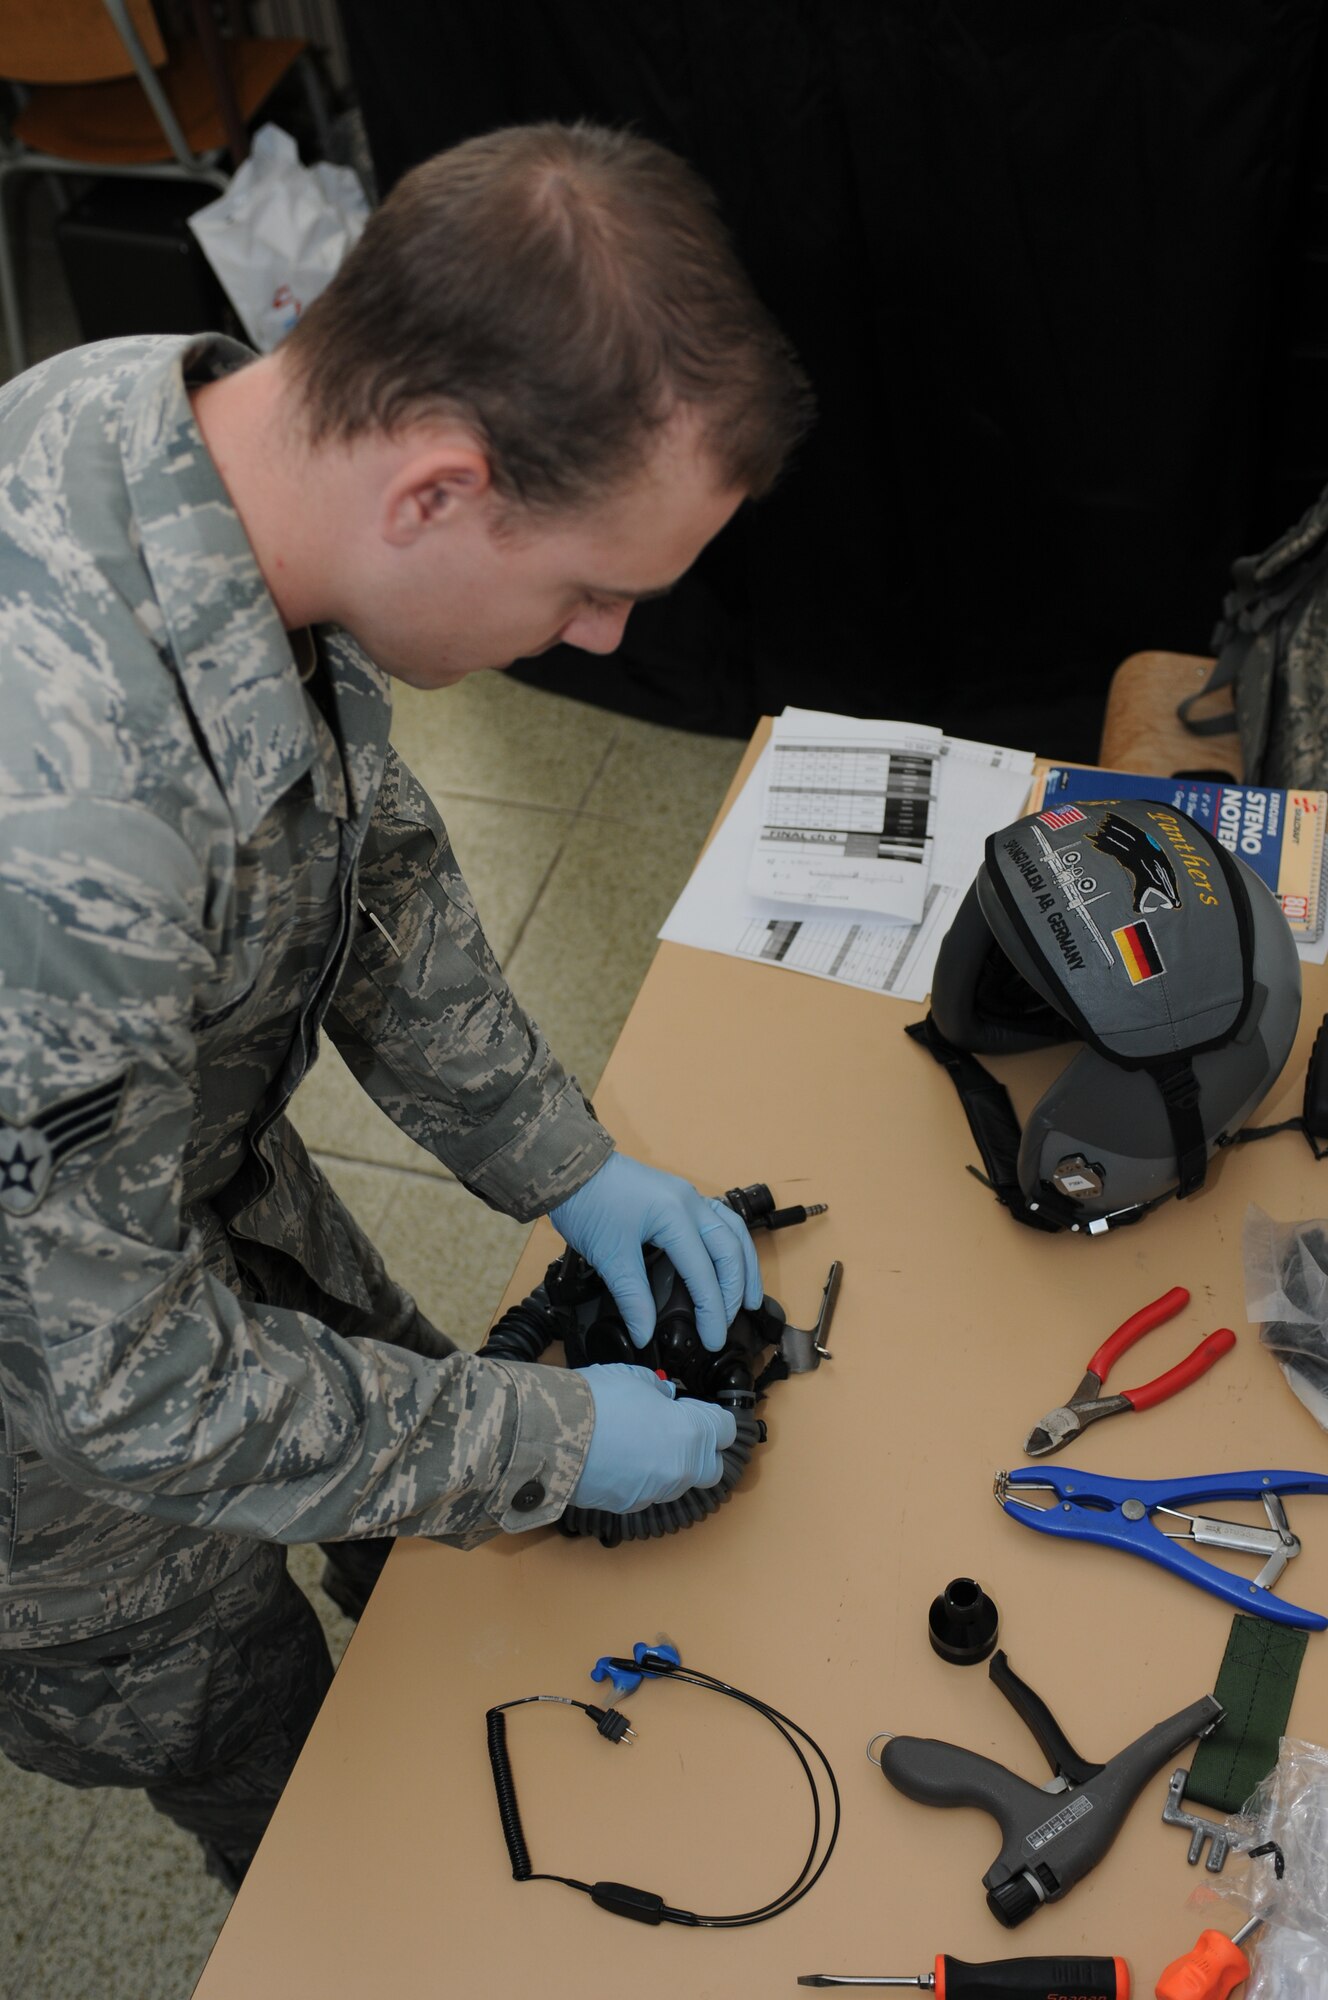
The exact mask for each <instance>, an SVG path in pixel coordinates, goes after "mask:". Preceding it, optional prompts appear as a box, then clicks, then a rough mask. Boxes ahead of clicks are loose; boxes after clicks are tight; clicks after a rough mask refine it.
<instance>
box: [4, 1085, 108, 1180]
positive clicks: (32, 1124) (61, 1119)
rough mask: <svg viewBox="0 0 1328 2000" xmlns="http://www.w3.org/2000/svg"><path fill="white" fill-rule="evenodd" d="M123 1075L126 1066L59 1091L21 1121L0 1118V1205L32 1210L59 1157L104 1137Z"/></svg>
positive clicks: (105, 1136)
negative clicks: (101, 1079) (68, 1092)
mask: <svg viewBox="0 0 1328 2000" xmlns="http://www.w3.org/2000/svg"><path fill="white" fill-rule="evenodd" d="M128 1081H129V1071H128V1070H127V1069H126V1070H122V1071H121V1073H120V1075H119V1076H116V1077H112V1078H111V1080H110V1082H109V1083H98V1084H94V1085H93V1087H92V1089H91V1090H79V1091H76V1092H75V1093H74V1094H73V1096H71V1097H62V1098H61V1099H60V1101H59V1102H58V1103H56V1104H50V1105H48V1106H47V1107H46V1109H45V1110H44V1111H39V1112H38V1113H37V1115H36V1117H35V1118H30V1119H29V1120H28V1121H27V1123H26V1124H25V1125H11V1124H10V1122H9V1120H8V1119H7V1118H0V1209H3V1210H4V1211H5V1213H6V1214H7V1215H31V1213H32V1211H33V1209H34V1208H36V1207H37V1206H38V1205H39V1203H40V1202H41V1199H42V1196H43V1195H44V1194H45V1193H46V1190H47V1188H48V1187H49V1186H50V1184H51V1176H52V1175H53V1174H54V1172H55V1170H56V1168H57V1167H58V1166H59V1164H60V1162H61V1160H63V1159H65V1158H66V1157H67V1156H68V1155H69V1154H70V1153H82V1152H86V1151H87V1150H88V1149H89V1148H90V1147H95V1146H99V1145H100V1144H101V1143H102V1141H103V1140H104V1139H108V1138H109V1137H110V1135H111V1133H112V1131H113V1130H114V1127H115V1121H116V1118H117V1117H118V1115H119V1111H120V1103H121V1099H122V1098H123V1097H124V1094H125V1085H126V1084H127V1083H128Z"/></svg>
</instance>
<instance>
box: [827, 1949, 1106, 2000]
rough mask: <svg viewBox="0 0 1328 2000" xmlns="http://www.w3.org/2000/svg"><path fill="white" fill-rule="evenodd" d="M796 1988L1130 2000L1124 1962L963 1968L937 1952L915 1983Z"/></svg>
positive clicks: (860, 1979) (834, 1979)
mask: <svg viewBox="0 0 1328 2000" xmlns="http://www.w3.org/2000/svg"><path fill="white" fill-rule="evenodd" d="M798 1984H799V1986H914V1987H919V1988H921V1990H922V1991H923V1992H924V1993H934V1994H935V1995H936V2000H1067V1996H1068V1995H1070V1994H1073V1995H1074V1996H1075V2000H1130V1970H1129V1967H1128V1966H1127V1965H1126V1963H1125V1960H1124V1959H1123V1958H998V1959H993V1960H991V1961H990V1962H989V1963H988V1964H986V1965H968V1964H966V1963H965V1961H964V1960H963V1959H962V1958H951V1957H950V1956H949V1954H948V1953H947V1952H942V1953H941V1954H940V1955H939V1956H938V1958H937V1960H936V1970H935V1971H934V1972H920V1973H918V1974H917V1976H916V1978H912V1979H910V1978H901V1977H899V1976H897V1975H894V1974H889V1975H871V1976H863V1975H861V1974H854V1973H844V1972H803V1973H799V1975H798Z"/></svg>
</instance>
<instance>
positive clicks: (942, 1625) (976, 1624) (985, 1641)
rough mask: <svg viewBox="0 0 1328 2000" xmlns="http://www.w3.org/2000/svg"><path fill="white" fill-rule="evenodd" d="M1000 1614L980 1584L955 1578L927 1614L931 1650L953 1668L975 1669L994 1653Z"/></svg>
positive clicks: (969, 1578) (966, 1578) (934, 1601)
mask: <svg viewBox="0 0 1328 2000" xmlns="http://www.w3.org/2000/svg"><path fill="white" fill-rule="evenodd" d="M1000 1622H1001V1621H1000V1613H999V1612H998V1611H997V1609H996V1605H995V1603H994V1601H993V1600H992V1599H991V1598H990V1597H988V1596H987V1593H986V1592H985V1590H983V1588H982V1586H981V1584H978V1583H975V1582H974V1581H973V1579H972V1577H971V1576H957V1577H955V1579H954V1581H953V1582H952V1583H947V1584H946V1586H945V1589H944V1590H943V1591H942V1592H941V1595H940V1596H939V1597H933V1599H932V1601H931V1610H930V1611H929V1612H928V1613H927V1631H928V1635H929V1637H930V1639H931V1649H932V1651H933V1652H934V1653H936V1654H937V1655H938V1656H939V1657H940V1658H941V1659H942V1660H948V1661H949V1662H950V1665H951V1666H952V1667H976V1666H978V1665H979V1664H980V1663H981V1662H982V1661H983V1660H985V1659H986V1658H987V1657H988V1656H989V1655H990V1654H991V1653H992V1651H993V1650H994V1648H995V1645H996V1635H997V1632H998V1631H999V1629H1000Z"/></svg>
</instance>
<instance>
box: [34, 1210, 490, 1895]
mask: <svg viewBox="0 0 1328 2000" xmlns="http://www.w3.org/2000/svg"><path fill="white" fill-rule="evenodd" d="M328 1195H329V1197H330V1199H332V1200H335V1196H331V1193H330V1190H329V1191H328ZM341 1216H342V1219H343V1224H344V1227H343V1232H342V1240H343V1242H345V1243H346V1244H347V1245H348V1246H349V1247H350V1250H351V1254H352V1255H353V1256H354V1258H355V1261H356V1264H357V1268H358V1271H359V1275H360V1277H361V1279H362V1280H363V1282H364V1285H365V1287H366V1290H367V1291H368V1293H369V1297H370V1301H371V1308H370V1310H369V1311H367V1312H366V1311H364V1310H361V1309H357V1308H355V1307H352V1306H350V1305H348V1304H347V1303H346V1302H345V1301H344V1300H342V1299H340V1298H338V1297H337V1296H336V1295H335V1294H334V1293H332V1292H329V1291H327V1290H325V1289H324V1288H323V1287H322V1286H321V1285H319V1284H318V1283H317V1282H316V1281H315V1280H314V1279H313V1278H311V1277H310V1276H309V1274H308V1273H307V1272H306V1271H304V1270H303V1268H302V1267H301V1266H300V1265H299V1264H298V1263H297V1262H296V1261H295V1260H294V1259H293V1258H291V1257H288V1256H287V1255H285V1254H284V1253H283V1252H281V1251H278V1250H273V1249H271V1248H268V1247H267V1246H264V1245H261V1244H258V1243H256V1242H243V1243H237V1244H236V1246H235V1248H236V1251H237V1253H238V1254H237V1266H238V1272H239V1277H240V1283H241V1288H242V1290H243V1293H244V1295H245V1296H246V1297H250V1298H254V1299H257V1300H259V1301H261V1302H263V1303H266V1304H269V1305H282V1306H290V1307H293V1308H295V1309H297V1310H299V1311H302V1312H309V1313H313V1314H316V1315H317V1316H318V1317H320V1318H322V1319H324V1320H325V1321H326V1322H327V1323H328V1324H330V1325H333V1326H335V1327H336V1328H337V1329H338V1331H339V1332H342V1333H344V1334H345V1335H347V1336H348V1337H352V1338H354V1337H356V1336H360V1337H363V1336H365V1335H368V1334H373V1335H375V1336H376V1337H377V1338H379V1339H385V1340H390V1341H393V1342H395V1343H396V1344H398V1345H401V1346H405V1347H410V1348H412V1349H413V1350H415V1351H416V1352H419V1353H433V1354H445V1353H447V1352H449V1351H450V1349H451V1342H450V1341H448V1340H446V1339H445V1337H444V1336H443V1335H442V1334H440V1333H439V1332H438V1330H437V1328H436V1327H434V1326H433V1324H432V1323H431V1322H430V1321H429V1320H428V1319H426V1318H425V1316H424V1315H423V1314H422V1313H421V1312H420V1310H419V1308H418V1307H417V1305H416V1304H415V1301H414V1300H413V1299H412V1298H411V1296H410V1294H409V1293H408V1292H406V1291H404V1290H403V1289H402V1288H401V1287H400V1286H399V1285H397V1284H396V1283H395V1281H394V1280H393V1279H392V1278H391V1277H390V1276H389V1275H388V1273H387V1272H386V1270H385V1269H384V1267H383V1262H382V1259H381V1258H380V1257H379V1255H378V1252H377V1250H376V1249H375V1248H374V1246H373V1244H372V1243H371V1242H370V1241H369V1239H368V1238H367V1237H366V1236H365V1235H364V1233H363V1232H362V1231H361V1230H360V1228H359V1226H358V1224H356V1223H355V1222H354V1219H353V1218H352V1217H351V1216H350V1215H349V1213H348V1212H347V1211H346V1210H344V1209H342V1210H341ZM322 1546H323V1554H324V1555H325V1557H326V1558H327V1568H326V1570H325V1572H324V1577H323V1588H324V1590H325V1591H327V1593H328V1595H329V1596H330V1597H331V1598H332V1599H333V1601H334V1602H335V1603H336V1604H337V1605H339V1606H340V1608H341V1609H342V1610H343V1611H345V1612H346V1613H347V1614H348V1615H349V1616H350V1617H352V1618H357V1617H358V1616H359V1614H360V1612H361V1611H362V1610H363V1609H364V1606H365V1604H366V1602H367V1601H368V1597H369V1593H370V1591H371V1590H372V1589H373V1586H374V1584H375V1582H376V1581H377V1578H378V1573H379V1571H380V1570H381V1568H382V1565H383V1563H384V1562H385V1561H386V1560H387V1557H388V1555H389V1554H390V1553H391V1550H392V1541H391V1539H390V1538H387V1539H364V1538H361V1539H359V1540H356V1541H349V1542H326V1543H324V1544H323V1545H322ZM331 1682H332V1664H331V1660H330V1657H329V1655H328V1650H327V1642H326V1640H325V1639H324V1637H323V1630H322V1627H321V1625H320V1624H319V1622H318V1618H317V1615H316V1614H315V1612H314V1610H313V1608H312V1606H311V1605H310V1604H309V1602H308V1599H307V1598H306V1597H305V1596H304V1593H303V1592H302V1591H301V1590H300V1589H299V1587H298V1586H297V1585H296V1584H295V1583H294V1582H292V1580H291V1579H290V1577H289V1576H288V1575H287V1573H286V1552H285V1550H284V1548H282V1547H280V1546H278V1545H276V1544H274V1543H267V1542H255V1543H254V1544H253V1553H252V1555H251V1556H250V1558H249V1560H248V1561H247V1562H245V1563H244V1564H243V1565H242V1566H241V1568H240V1569H238V1570H236V1571H234V1572H233V1573H232V1574H231V1575H229V1576H227V1577H225V1578H224V1579H223V1580H222V1582H220V1583H219V1584H217V1585H216V1587H215V1588H214V1589H212V1590H210V1591H207V1592H205V1593H204V1594H202V1595H201V1596H199V1597H194V1598H190V1599H188V1600H186V1601H184V1602H182V1603H179V1604H175V1605H172V1606H171V1607H170V1608H169V1609H168V1610H166V1611H164V1612H163V1613H161V1615H160V1616H157V1617H153V1618H146V1619H144V1620H142V1621H141V1622H140V1623H138V1624H133V1625H121V1626H117V1627H114V1628H112V1629H109V1630H107V1631H105V1632H99V1633H97V1634H95V1635H94V1636H93V1637H91V1638H87V1639H82V1640H77V1641H74V1642H72V1643H70V1644H68V1645H64V1646H37V1647H25V1648H20V1649H18V1650H15V1651H6V1650H3V1649H0V1752H3V1753H4V1755H5V1756H7V1757H9V1758H10V1759H11V1760H12V1762H14V1763H15V1764H18V1765H19V1766H20V1767H21V1768H22V1769H23V1770H25V1771H35V1772H40V1773H42V1774H43V1775H44V1776H46V1777H49V1778H55V1779H58V1780H60V1781H61V1782H62V1783H64V1784H67V1785H75V1786H78V1787H80V1788H82V1789H86V1788H89V1787H92V1786H97V1785H115V1786H123V1787H131V1788H137V1789H141V1790H143V1791H145V1792H146V1793H147V1796H148V1798H149V1799H150V1800H151V1802H152V1804H153V1805H154V1806H155V1807H156V1808H157V1810H158V1811H159V1812H162V1813H164V1814H165V1815H166V1817H167V1818H168V1819H171V1820H174V1822H175V1823H176V1825H177V1826H180V1827H183V1828H184V1829H185V1830H186V1831H187V1832H189V1833H192V1834H195V1835H196V1836H197V1838H198V1840H199V1841H200V1842H201V1844H202V1848H203V1855H204V1861H205V1864H206V1867H207V1870H208V1873H209V1874H210V1875H213V1876H215V1877H216V1879H217V1880H218V1881H219V1882H221V1883H223V1884H224V1885H225V1887H226V1888H228V1889H231V1890H234V1889H237V1888H238V1887H239V1885H240V1883H241V1882H242V1881H243V1879H244V1874H245V1870H246V1869H247V1868H248V1866H249V1863H250V1861H251V1860H252V1859H253V1855H254V1852H255V1849H256V1848H257V1846H258V1843H259V1841H260V1840H261V1839H262V1837H263V1833H264V1830H265V1828H266V1826H267V1823H268V1821H269V1819H270V1818H271V1817H272V1814H273V1812H274V1810H275V1809H276V1804H277V1801H278V1799H279V1798H280V1797H281V1793H282V1789H283V1787H284V1786H285V1783H286V1780H287V1778H288V1777H289V1776H290V1773H291V1770H292V1768H293V1766H294V1764H295V1759H296V1758H297V1757H298V1755H299V1753H300V1749H301V1746H302V1745H303V1743H304V1740H305V1737H306V1736H307V1735H308V1733H309V1730H310V1729H311V1727H312V1726H313V1721H314V1717H315V1716H316V1715H317V1713H318V1709H319V1706H320V1704H321V1702H322V1700H323V1697H324V1695H325V1694H326V1693H327V1690H328V1688H329V1687H330V1685H331Z"/></svg>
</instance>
